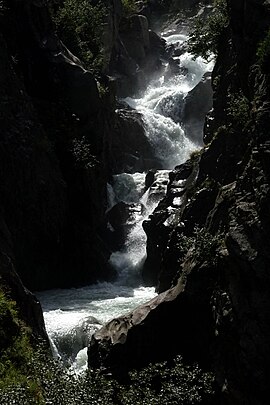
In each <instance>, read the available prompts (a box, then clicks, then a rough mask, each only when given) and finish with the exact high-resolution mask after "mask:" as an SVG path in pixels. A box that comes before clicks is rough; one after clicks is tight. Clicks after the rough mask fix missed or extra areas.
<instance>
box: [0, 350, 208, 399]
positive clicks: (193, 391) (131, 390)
mask: <svg viewBox="0 0 270 405" xmlns="http://www.w3.org/2000/svg"><path fill="white" fill-rule="evenodd" d="M29 377H31V381H32V385H31V387H30V386H28V388H27V387H26V386H23V385H17V386H12V387H6V388H5V389H4V390H0V403H3V404H5V405H9V404H10V405H11V404H14V403H15V404H20V405H24V404H25V405H26V404H27V405H32V404H43V403H44V404H51V405H85V404H91V405H98V404H100V405H101V404H106V405H113V404H118V405H150V404H156V405H159V404H170V405H173V404H175V405H176V404H177V405H181V404H186V405H187V404H197V403H201V401H203V400H204V399H207V398H209V396H212V395H213V394H214V387H213V383H214V378H213V375H212V374H211V373H210V372H204V371H202V370H201V369H200V368H199V367H198V366H197V365H196V364H194V365H184V364H183V362H182V358H181V357H180V356H179V357H177V358H176V359H175V360H174V361H170V364H168V363H167V362H163V363H158V364H151V365H149V366H148V367H146V368H144V369H143V370H141V371H131V372H130V373H129V377H130V381H129V382H128V383H126V384H120V383H118V382H117V381H116V380H114V379H112V378H110V377H106V376H104V375H100V374H98V373H97V372H94V371H91V370H89V371H88V372H87V373H86V374H85V375H82V376H74V375H71V374H69V373H68V371H67V370H66V369H63V368H62V366H61V364H60V363H58V362H56V361H54V360H52V359H51V358H48V357H47V355H46V354H45V353H44V350H42V349H40V350H38V351H37V352H36V353H35V355H34V357H33V361H32V363H31V364H30V365H29ZM30 388H31V390H30Z"/></svg>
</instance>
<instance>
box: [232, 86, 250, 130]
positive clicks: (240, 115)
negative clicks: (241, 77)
mask: <svg viewBox="0 0 270 405" xmlns="http://www.w3.org/2000/svg"><path fill="white" fill-rule="evenodd" d="M227 113H228V116H229V118H230V121H231V123H232V125H234V126H235V125H240V126H241V127H244V126H245V125H247V123H248V122H249V120H250V116H249V102H248V99H247V98H246V97H245V96H244V94H243V92H242V91H239V93H237V94H230V95H229V102H228V108H227Z"/></svg>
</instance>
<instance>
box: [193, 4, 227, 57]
mask: <svg viewBox="0 0 270 405" xmlns="http://www.w3.org/2000/svg"><path fill="white" fill-rule="evenodd" d="M227 25H228V14H227V4H226V1H225V0H215V1H214V7H213V11H212V13H211V14H210V15H209V16H208V17H207V18H206V19H205V18H202V17H200V16H199V17H197V18H196V19H195V24H194V27H193V28H192V30H191V33H190V35H189V39H188V42H187V45H188V51H189V52H190V53H192V54H193V55H194V56H195V57H197V56H202V57H203V58H204V59H206V60H209V59H212V58H213V57H214V56H215V55H216V54H217V51H218V46H219V42H220V38H221V35H222V33H223V31H224V29H225V28H226V27H227Z"/></svg>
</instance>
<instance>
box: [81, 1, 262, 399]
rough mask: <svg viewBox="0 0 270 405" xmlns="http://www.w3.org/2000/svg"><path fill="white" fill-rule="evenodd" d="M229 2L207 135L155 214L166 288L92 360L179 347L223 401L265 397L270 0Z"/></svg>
mask: <svg viewBox="0 0 270 405" xmlns="http://www.w3.org/2000/svg"><path fill="white" fill-rule="evenodd" d="M228 14H229V24H228V26H227V27H226V28H225V29H224V30H223V32H222V33H221V34H220V35H221V36H220V46H219V53H218V56H217V60H216V65H215V68H214V72H213V78H212V86H213V90H214V102H213V110H212V112H211V114H209V117H208V119H207V120H206V124H205V135H204V140H205V143H207V146H206V147H205V148H203V149H202V151H201V153H199V154H198V155H197V156H193V158H192V159H191V160H190V161H189V162H187V163H186V164H185V165H184V166H180V167H178V168H176V169H175V171H174V172H173V173H172V174H171V179H170V180H171V181H170V185H169V187H168V192H167V196H166V198H165V199H164V200H163V201H161V202H160V204H159V206H158V208H157V209H156V211H155V212H154V214H153V216H152V218H151V219H150V221H149V222H148V223H146V224H145V229H146V232H147V233H148V239H149V241H148V258H147V261H146V264H145V269H144V274H145V279H146V280H147V282H149V284H153V285H156V286H157V287H156V288H157V291H158V292H159V294H158V296H157V297H156V298H154V299H153V300H152V301H150V302H148V303H146V304H145V305H143V306H142V307H139V308H137V309H136V310H134V311H133V312H132V313H131V314H129V315H127V316H125V317H122V318H118V319H116V320H112V321H111V322H110V323H109V324H107V325H105V326H104V327H103V328H101V329H100V330H99V331H98V332H97V333H96V334H95V335H94V337H93V339H92V341H91V344H90V347H89V353H88V354H89V365H90V366H93V367H101V366H103V367H105V369H108V370H110V371H111V372H113V373H115V374H116V375H121V373H124V372H126V371H127V370H129V369H130V368H133V367H142V366H143V365H145V364H146V363H149V362H155V361H158V360H160V359H164V358H166V359H168V358H170V356H174V355H175V354H177V353H178V354H181V355H183V358H184V359H185V360H186V361H188V362H190V361H193V360H196V361H198V362H199V364H200V365H201V367H203V368H206V369H208V370H212V371H214V373H215V375H216V382H217V385H218V387H219V390H220V393H221V399H220V401H219V403H220V404H226V405H228V404H231V405H238V404H239V405H240V404H243V403H246V404H253V403H256V404H258V405H265V404H266V403H267V398H268V392H267V379H268V371H269V370H268V368H269V364H270V353H269V344H268V342H269V339H270V326H269V319H270V295H269V291H270V288H269V287H270V285H269V271H268V263H269V252H270V242H269V241H270V240H269V236H268V235H269V231H270V222H269V218H270V215H269V192H270V186H269V173H270V172H269V171H270V165H269V159H268V156H269V153H270V144H269V131H268V127H269V116H270V115H269V113H270V111H269V89H270V86H269V73H270V71H269V63H267V61H269V47H267V45H266V44H267V35H269V32H268V31H269V24H270V9H269V4H268V2H264V1H261V0H257V1H255V0H247V1H245V2H242V1H228ZM258 49H260V50H262V49H263V50H264V54H260V53H259V52H258ZM259 56H260V57H259ZM192 173H193V174H196V175H195V176H192ZM189 179H192V181H189ZM189 185H190V187H189ZM174 193H175V194H174ZM174 198H176V200H174ZM176 203H177V204H178V207H177V206H176V205H175V204H176ZM172 208H174V211H173V213H172ZM170 217H171V220H170Z"/></svg>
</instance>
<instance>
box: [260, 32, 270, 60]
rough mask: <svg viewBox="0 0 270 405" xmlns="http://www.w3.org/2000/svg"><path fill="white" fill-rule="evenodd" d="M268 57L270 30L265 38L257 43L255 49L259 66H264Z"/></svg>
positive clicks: (269, 53)
mask: <svg viewBox="0 0 270 405" xmlns="http://www.w3.org/2000/svg"><path fill="white" fill-rule="evenodd" d="M269 56H270V29H269V30H268V31H267V34H266V35H265V38H264V39H263V40H262V41H261V42H259V45H258V48H257V58H258V62H259V64H261V65H264V64H265V63H266V62H267V60H268V59H269Z"/></svg>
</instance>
